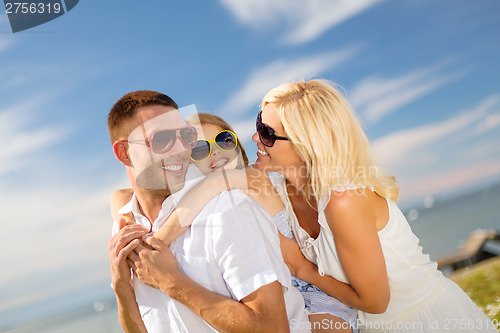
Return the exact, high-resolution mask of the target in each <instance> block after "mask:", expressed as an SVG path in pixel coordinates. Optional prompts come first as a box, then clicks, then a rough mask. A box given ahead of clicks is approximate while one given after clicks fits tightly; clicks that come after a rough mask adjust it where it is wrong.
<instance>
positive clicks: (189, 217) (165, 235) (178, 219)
mask: <svg viewBox="0 0 500 333" xmlns="http://www.w3.org/2000/svg"><path fill="white" fill-rule="evenodd" d="M247 168H250V167H247ZM247 168H246V169H247ZM249 172H250V173H251V172H253V171H252V170H250V171H249ZM251 181H252V179H251V176H250V175H249V174H248V172H247V171H246V170H245V169H237V170H224V169H221V170H220V171H216V172H213V173H211V174H209V175H207V177H206V178H205V179H203V180H202V181H201V182H199V183H198V184H196V185H195V186H194V187H193V188H192V189H191V190H189V192H188V193H186V195H184V197H182V199H181V200H180V201H179V203H178V205H177V208H176V209H175V210H174V212H173V213H172V214H171V215H170V216H169V217H168V219H167V221H166V222H165V223H164V224H163V225H162V226H161V228H160V229H159V230H158V231H157V232H156V233H155V235H154V237H155V238H157V239H159V240H161V241H162V242H163V243H164V244H166V245H170V243H172V242H173V241H174V240H175V239H176V238H177V237H179V236H180V235H181V234H182V233H183V232H184V231H186V229H187V228H189V226H190V225H191V223H192V222H193V220H194V219H195V217H196V216H197V215H198V214H199V213H200V212H201V210H202V209H203V207H205V206H206V205H207V204H208V202H209V201H210V200H212V199H213V198H215V197H216V196H217V195H219V194H220V193H221V192H223V191H226V190H230V189H241V190H243V191H246V190H248V188H249V187H248V184H249V183H250V182H251Z"/></svg>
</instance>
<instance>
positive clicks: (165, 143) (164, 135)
mask: <svg viewBox="0 0 500 333" xmlns="http://www.w3.org/2000/svg"><path fill="white" fill-rule="evenodd" d="M175 138H176V133H175V130H165V131H159V132H156V133H155V134H154V135H153V137H152V138H151V148H152V149H153V151H154V152H155V153H157V154H162V153H165V152H167V151H169V150H170V149H171V148H172V146H173V143H174V141H175Z"/></svg>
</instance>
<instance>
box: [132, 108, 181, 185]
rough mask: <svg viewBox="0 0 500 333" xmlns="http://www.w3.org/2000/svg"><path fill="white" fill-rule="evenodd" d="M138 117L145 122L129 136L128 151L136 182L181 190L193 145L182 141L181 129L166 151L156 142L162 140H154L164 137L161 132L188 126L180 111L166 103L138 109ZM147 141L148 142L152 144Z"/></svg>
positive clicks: (141, 121)
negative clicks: (190, 145)
mask: <svg viewBox="0 0 500 333" xmlns="http://www.w3.org/2000/svg"><path fill="white" fill-rule="evenodd" d="M137 117H138V118H139V121H140V123H141V124H142V125H140V126H138V127H137V128H135V129H134V130H132V132H131V133H130V135H129V137H128V141H129V148H128V154H129V157H130V160H131V163H132V170H133V174H134V177H135V182H136V184H137V185H138V186H140V187H142V188H145V189H152V190H166V191H168V193H169V194H170V193H175V192H177V191H179V190H180V189H181V188H182V187H183V186H184V181H185V176H186V171H187V168H188V166H189V163H190V158H189V156H190V154H191V149H190V147H189V146H188V145H185V144H183V142H182V141H181V138H180V136H179V134H180V133H179V131H177V133H175V134H176V135H177V136H175V141H174V143H173V146H171V148H170V149H167V150H166V151H162V150H161V149H157V148H158V146H155V145H154V143H155V142H162V141H155V136H156V138H158V137H160V138H161V137H162V135H163V133H166V132H161V131H165V130H172V129H181V128H185V127H187V126H188V125H187V124H186V122H185V121H184V119H183V118H182V116H181V114H180V113H179V111H177V110H175V109H174V108H173V107H168V106H164V105H148V106H145V107H142V108H140V109H139V110H137ZM172 133H173V132H168V134H172ZM163 136H164V135H163ZM145 140H147V141H148V142H149V147H148V146H147V145H146V141H145ZM160 146H161V145H160ZM186 146H187V147H186Z"/></svg>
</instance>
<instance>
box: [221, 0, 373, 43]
mask: <svg viewBox="0 0 500 333" xmlns="http://www.w3.org/2000/svg"><path fill="white" fill-rule="evenodd" d="M381 1H382V0H356V1H351V0H338V1H331V0H308V1H303V0H273V1H268V0H221V3H222V4H223V5H224V6H226V7H227V8H228V9H229V10H230V11H231V12H232V13H233V15H234V16H235V17H236V19H237V20H238V21H240V22H241V23H242V24H245V25H248V26H250V27H252V28H254V29H262V28H263V27H266V28H268V27H270V26H273V25H277V24H278V23H283V22H285V23H286V25H287V27H288V29H287V31H286V33H285V35H284V36H283V37H282V38H281V41H282V42H283V43H285V44H290V45H297V44H302V43H306V42H309V41H311V40H314V39H316V38H318V37H319V36H321V35H322V34H323V33H324V32H326V31H327V30H328V29H331V28H332V27H334V26H336V25H338V24H340V23H342V22H344V21H346V20H348V19H350V18H351V17H353V16H355V15H357V14H359V13H361V12H363V11H364V10H367V9H369V8H370V7H372V6H373V5H375V4H377V3H378V2H381Z"/></svg>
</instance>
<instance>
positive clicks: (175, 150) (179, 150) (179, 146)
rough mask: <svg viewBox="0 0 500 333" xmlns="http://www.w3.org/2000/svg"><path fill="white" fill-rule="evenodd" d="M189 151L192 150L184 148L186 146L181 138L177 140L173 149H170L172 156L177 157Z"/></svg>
mask: <svg viewBox="0 0 500 333" xmlns="http://www.w3.org/2000/svg"><path fill="white" fill-rule="evenodd" d="M187 150H190V149H188V148H186V147H184V144H183V143H182V140H181V138H180V137H179V136H177V137H176V138H175V142H174V145H173V146H172V149H170V155H177V154H181V153H184V152H186V151H187Z"/></svg>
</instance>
